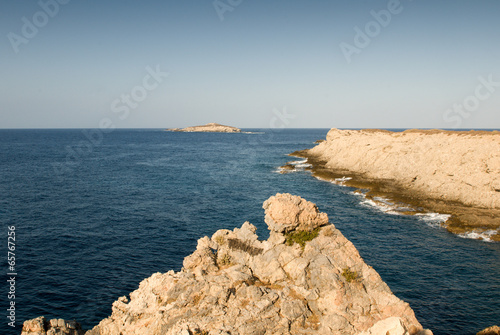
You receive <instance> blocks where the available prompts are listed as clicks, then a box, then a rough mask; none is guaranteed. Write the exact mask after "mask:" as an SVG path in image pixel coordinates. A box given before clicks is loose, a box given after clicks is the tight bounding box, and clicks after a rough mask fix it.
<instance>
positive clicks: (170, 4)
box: [0, 0, 500, 128]
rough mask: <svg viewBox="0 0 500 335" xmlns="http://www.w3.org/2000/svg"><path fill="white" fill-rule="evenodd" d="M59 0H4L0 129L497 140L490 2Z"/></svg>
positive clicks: (493, 3)
mask: <svg viewBox="0 0 500 335" xmlns="http://www.w3.org/2000/svg"><path fill="white" fill-rule="evenodd" d="M59 1H60V2H57V0H41V3H42V4H44V3H45V4H47V5H45V6H42V5H41V4H40V3H39V2H38V1H27V0H19V1H7V0H1V1H0V36H1V43H0V55H1V60H0V77H1V80H0V115H1V119H0V120H1V121H0V128H96V127H99V122H100V121H101V120H103V119H110V120H111V121H112V122H113V124H114V125H116V127H120V128H135V127H139V128H149V127H153V128H162V127H182V126H188V125H195V124H204V123H207V122H218V123H223V124H228V125H234V126H237V127H243V128H253V127H265V128H267V127H272V126H286V127H293V128H300V127H322V128H330V127H339V128H361V127H381V128H391V127H392V128H398V127H404V128H409V127H423V128H452V127H462V128H500V38H499V32H500V20H499V15H500V1H498V0H489V1H487V0H484V1H481V0H475V1H472V0H471V1H463V0H447V1H436V0H413V1H411V0H401V1H400V2H399V5H398V4H397V1H396V0H391V1H377V0H371V1H368V0H365V1H355V0H342V1H326V0H325V1H321V0H318V1H311V0H301V1H290V0H288V1H285V0H281V1H274V0H268V1H263V0H220V1H215V2H214V1H212V0H208V1H193V0H177V1H168V0H164V1H160V0H159V1H147V0H145V1H132V0H121V1H118V0H109V1H103V0H99V1H98V0H87V1H83V0H70V1H68V0H59ZM214 3H215V4H216V5H217V6H215V5H214ZM54 4H57V5H54ZM43 7H45V9H44V8H43ZM372 11H374V13H379V14H377V15H379V18H378V19H379V21H376V18H375V16H374V15H373V14H372V13H373V12H372ZM381 11H382V12H381ZM371 12H372V13H371ZM384 13H385V14H387V13H389V14H390V18H388V17H387V15H385V16H384ZM23 18H24V19H23ZM221 18H222V19H223V20H222V19H221ZM30 26H31V27H30ZM33 27H35V28H36V29H37V30H38V31H37V32H36V33H35V32H33V30H32V29H31V30H30V28H33ZM356 27H357V28H359V30H356V29H355V28H356ZM367 29H368V31H367ZM370 29H371V30H370ZM359 31H361V33H362V34H363V35H365V34H367V33H369V35H372V36H371V37H370V36H368V35H365V36H364V38H363V36H361V35H360V34H359ZM357 35H359V36H357ZM360 36H361V37H360ZM366 38H368V39H369V44H368V42H367V40H366ZM356 43H357V44H356ZM342 46H343V47H342ZM346 48H347V49H346ZM346 50H348V51H349V52H347V56H348V57H346ZM353 50H356V52H353ZM348 60H349V61H348ZM157 67H159V70H160V72H163V73H167V72H168V76H166V75H164V74H160V75H159V77H158V78H159V80H158V81H155V80H154V78H153V77H148V76H150V75H149V72H151V71H155V69H156V68H157ZM148 69H149V70H148ZM489 77H490V79H489ZM479 78H482V79H483V80H482V81H481V80H480V79H479ZM144 80H145V81H144ZM488 81H490V84H487V82H488ZM491 82H493V83H491ZM485 83H486V84H485ZM495 83H498V84H495ZM146 86H147V87H146ZM131 93H134V94H135V95H134V96H132V95H131ZM144 93H145V94H146V95H144ZM126 96H129V100H128V102H127V101H126V100H124V99H126ZM124 97H125V98H124ZM454 104H458V105H462V106H464V105H466V106H467V110H464V108H463V107H462V109H461V112H460V109H453V105H454ZM459 108H460V106H459ZM285 110H286V114H289V115H292V116H293V118H292V117H290V118H288V119H286V122H283V121H279V119H277V118H276V111H280V112H281V113H282V114H283V113H284V111H285ZM447 110H448V111H447ZM276 120H278V122H277V121H276Z"/></svg>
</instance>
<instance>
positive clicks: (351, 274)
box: [342, 268, 358, 283]
mask: <svg viewBox="0 0 500 335" xmlns="http://www.w3.org/2000/svg"><path fill="white" fill-rule="evenodd" d="M342 276H343V277H344V278H345V280H346V281H347V282H348V283H350V282H352V281H354V280H356V279H358V273H357V272H356V271H352V270H351V269H349V268H345V269H344V270H343V271H342Z"/></svg>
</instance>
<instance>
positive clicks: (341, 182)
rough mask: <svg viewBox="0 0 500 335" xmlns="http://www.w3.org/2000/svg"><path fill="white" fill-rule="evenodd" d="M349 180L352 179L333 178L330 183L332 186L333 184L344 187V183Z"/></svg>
mask: <svg viewBox="0 0 500 335" xmlns="http://www.w3.org/2000/svg"><path fill="white" fill-rule="evenodd" d="M351 179H352V177H346V176H343V177H342V178H335V179H334V180H332V181H331V182H332V184H335V185H340V186H346V185H345V182H346V181H348V180H351Z"/></svg>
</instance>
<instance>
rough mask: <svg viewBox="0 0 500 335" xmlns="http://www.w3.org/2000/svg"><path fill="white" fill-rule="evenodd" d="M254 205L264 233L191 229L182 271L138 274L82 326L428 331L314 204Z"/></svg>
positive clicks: (101, 329) (273, 332)
mask: <svg viewBox="0 0 500 335" xmlns="http://www.w3.org/2000/svg"><path fill="white" fill-rule="evenodd" d="M263 207H264V209H265V221H266V223H267V224H268V226H269V229H270V236H269V239H268V240H265V241H261V240H259V239H258V236H257V235H256V230H257V228H256V227H255V226H254V225H252V224H251V223H249V222H245V223H244V224H243V225H242V226H241V227H240V228H235V229H233V230H227V229H221V230H218V231H217V232H215V233H214V234H213V235H212V236H211V237H208V236H205V237H203V238H200V239H199V240H198V245H197V247H196V250H195V251H194V252H193V254H191V255H189V256H187V257H186V258H185V259H184V263H183V268H182V270H181V271H179V272H174V271H169V272H167V273H155V274H153V275H152V276H151V277H149V278H147V279H145V280H143V281H142V282H141V283H140V285H139V288H138V289H137V290H135V291H134V292H132V293H131V294H130V295H129V296H128V297H125V296H124V297H121V298H119V299H118V300H117V301H115V302H114V303H113V307H112V314H111V316H110V317H108V318H106V319H104V320H102V321H101V322H100V323H99V324H98V325H97V326H95V327H94V328H93V329H92V330H89V331H88V332H87V333H86V334H87V335H119V334H123V335H128V334H143V335H148V334H151V335H156V334H167V335H173V334H176V335H177V334H207V335H229V334H230V335H238V334H239V335H247V334H248V335H250V334H252V335H285V334H287V335H291V334H363V335H369V334H370V335H375V334H391V335H413V334H419V335H423V334H426V335H429V334H432V332H431V331H429V330H423V329H422V326H421V325H420V323H419V322H418V320H417V319H416V317H415V314H414V312H413V310H412V309H411V308H410V306H409V305H408V304H407V303H406V302H404V301H402V300H400V299H399V298H397V297H396V296H395V295H394V294H392V292H391V290H390V289H389V287H388V286H387V284H386V283H385V282H383V281H382V279H381V278H380V276H379V275H378V273H377V272H376V271H375V270H374V269H373V268H372V267H370V266H368V265H367V264H366V263H365V262H364V261H363V259H362V258H361V256H360V255H359V253H358V251H357V250H356V248H355V247H354V245H353V244H352V243H351V242H350V241H348V240H347V239H346V238H345V237H344V236H343V235H342V233H341V232H340V231H339V230H337V229H336V228H335V226H334V225H333V224H331V223H329V221H328V216H327V215H326V214H325V213H321V212H319V210H318V208H317V207H316V206H315V205H314V204H313V203H311V202H309V201H306V200H305V199H302V198H300V197H298V196H293V195H290V194H279V193H278V194H276V195H275V196H273V197H271V198H269V199H268V200H267V201H266V202H265V203H264V205H263ZM291 236H294V237H295V238H294V239H289V238H290V237H291ZM30 322H32V321H26V322H25V327H26V329H25V330H24V332H23V335H30V334H34V333H33V332H30V331H29V330H28V328H29V327H28V325H29V324H30ZM41 334H45V333H43V332H41ZM47 334H48V333H47Z"/></svg>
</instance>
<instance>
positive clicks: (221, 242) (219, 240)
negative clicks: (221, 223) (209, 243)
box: [215, 235, 226, 245]
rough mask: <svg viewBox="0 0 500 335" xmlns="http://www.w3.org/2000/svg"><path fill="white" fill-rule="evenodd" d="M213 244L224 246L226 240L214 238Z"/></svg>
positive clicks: (220, 236)
mask: <svg viewBox="0 0 500 335" xmlns="http://www.w3.org/2000/svg"><path fill="white" fill-rule="evenodd" d="M215 242H217V244H218V245H224V244H225V243H226V239H225V238H224V236H222V235H219V236H217V237H216V238H215Z"/></svg>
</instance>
